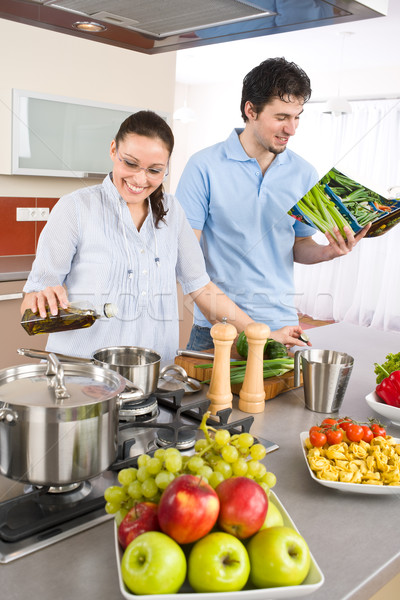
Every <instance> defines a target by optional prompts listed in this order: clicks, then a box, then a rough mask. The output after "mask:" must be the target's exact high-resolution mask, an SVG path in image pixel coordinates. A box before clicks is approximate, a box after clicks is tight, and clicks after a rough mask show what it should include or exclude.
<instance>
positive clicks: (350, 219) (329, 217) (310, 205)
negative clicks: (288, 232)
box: [288, 168, 400, 238]
mask: <svg viewBox="0 0 400 600" xmlns="http://www.w3.org/2000/svg"><path fill="white" fill-rule="evenodd" d="M288 214H289V215H291V216H292V217H294V218H295V219H298V220H299V221H301V222H302V223H305V224H306V225H311V226H313V227H316V228H317V229H319V230H320V231H322V232H323V233H325V232H326V231H329V232H330V233H331V234H332V235H333V237H335V235H334V233H333V227H335V226H336V225H337V226H338V227H339V230H340V232H341V233H343V227H344V226H345V225H349V226H350V227H351V229H352V230H353V232H354V233H357V232H359V231H360V230H361V229H362V228H363V227H365V225H367V223H371V227H370V229H369V231H368V233H367V234H366V236H365V237H367V238H368V237H377V236H379V235H383V234H384V233H386V232H387V231H389V230H390V229H391V228H392V227H394V226H395V225H397V223H399V222H400V200H399V199H388V198H385V197H384V196H381V195H380V194H378V193H377V192H374V191H372V190H371V189H369V188H367V187H366V186H364V185H362V184H361V183H358V182H356V181H354V179H351V178H350V177H348V176H347V175H345V174H344V173H342V172H341V171H338V170H337V169H335V168H332V169H331V170H330V171H328V173H326V175H324V176H323V177H322V178H321V179H320V180H319V181H318V183H316V184H315V185H314V186H313V187H312V188H311V189H310V190H309V191H308V192H307V193H306V194H305V195H304V196H303V197H302V198H301V199H300V200H299V201H298V202H297V204H295V206H293V208H291V210H290V211H289V213H288ZM344 237H346V236H345V235H344Z"/></svg>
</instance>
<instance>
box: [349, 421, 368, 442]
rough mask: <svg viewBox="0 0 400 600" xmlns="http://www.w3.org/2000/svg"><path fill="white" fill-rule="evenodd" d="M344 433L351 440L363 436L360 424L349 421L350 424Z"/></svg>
mask: <svg viewBox="0 0 400 600" xmlns="http://www.w3.org/2000/svg"><path fill="white" fill-rule="evenodd" d="M346 434H347V437H348V438H349V440H350V441H351V442H359V441H361V440H362V438H363V435H364V429H363V428H362V427H361V425H357V424H356V423H351V425H348V426H347V429H346Z"/></svg>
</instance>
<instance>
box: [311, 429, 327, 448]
mask: <svg viewBox="0 0 400 600" xmlns="http://www.w3.org/2000/svg"><path fill="white" fill-rule="evenodd" d="M310 442H311V443H312V445H313V446H315V447H316V448H321V447H322V446H324V445H325V444H326V435H325V434H324V433H322V432H321V431H312V432H311V433H310Z"/></svg>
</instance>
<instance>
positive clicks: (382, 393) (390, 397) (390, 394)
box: [375, 371, 400, 408]
mask: <svg viewBox="0 0 400 600" xmlns="http://www.w3.org/2000/svg"><path fill="white" fill-rule="evenodd" d="M375 391H376V393H377V394H378V396H379V398H382V400H383V401H384V402H386V404H389V405H390V406H395V407H396V408H400V371H393V372H392V373H391V374H390V375H389V377H385V379H383V380H382V381H381V383H380V384H379V385H377V386H376V390H375Z"/></svg>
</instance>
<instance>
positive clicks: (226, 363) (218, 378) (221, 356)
mask: <svg viewBox="0 0 400 600" xmlns="http://www.w3.org/2000/svg"><path fill="white" fill-rule="evenodd" d="M210 334H211V337H212V338H213V342H214V366H213V370H212V374H211V381H210V387H209V390H208V392H207V398H208V399H209V400H210V408H209V410H210V411H211V414H213V415H215V414H217V412H218V411H219V410H222V409H223V408H232V397H233V396H232V392H231V375H230V358H231V347H232V343H233V340H234V339H235V338H236V335H237V329H236V327H235V326H234V325H231V324H230V323H227V322H226V318H224V319H222V323H216V324H215V325H213V326H212V327H211V330H210Z"/></svg>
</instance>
